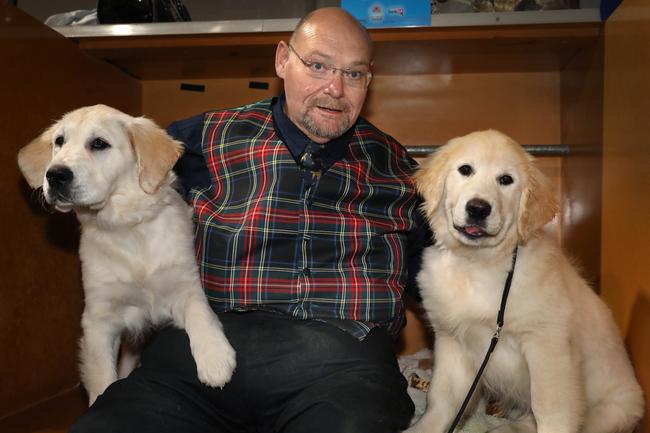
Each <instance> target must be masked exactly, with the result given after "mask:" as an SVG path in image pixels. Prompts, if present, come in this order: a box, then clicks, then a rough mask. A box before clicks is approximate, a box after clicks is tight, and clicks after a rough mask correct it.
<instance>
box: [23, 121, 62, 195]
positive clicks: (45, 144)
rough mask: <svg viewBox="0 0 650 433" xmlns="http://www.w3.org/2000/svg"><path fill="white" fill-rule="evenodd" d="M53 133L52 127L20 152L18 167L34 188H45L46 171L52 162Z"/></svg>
mask: <svg viewBox="0 0 650 433" xmlns="http://www.w3.org/2000/svg"><path fill="white" fill-rule="evenodd" d="M53 133H54V126H51V127H50V128H48V129H47V130H46V131H45V132H43V133H42V134H41V135H40V136H39V137H38V138H36V139H34V140H32V141H31V142H30V143H29V144H28V145H27V146H25V147H23V148H22V149H20V151H19V152H18V167H20V171H21V172H22V173H23V176H25V179H26V180H27V183H28V184H29V186H31V187H32V188H39V187H41V186H43V178H44V177H45V171H46V170H47V166H48V165H49V164H50V161H51V160H52V134H53Z"/></svg>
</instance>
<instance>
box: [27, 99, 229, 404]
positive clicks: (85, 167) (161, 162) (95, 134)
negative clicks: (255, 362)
mask: <svg viewBox="0 0 650 433" xmlns="http://www.w3.org/2000/svg"><path fill="white" fill-rule="evenodd" d="M181 153H182V147H181V144H180V143H179V142H176V141H174V140H172V139H171V138H170V137H169V136H168V135H167V134H166V132H165V131H163V130H162V129H160V128H159V127H157V126H156V125H155V124H154V123H153V122H152V121H151V120H148V119H145V118H143V117H138V118H134V117H131V116H129V115H127V114H124V113H122V112H120V111H118V110H115V109H113V108H111V107H107V106H105V105H95V106H91V107H84V108H80V109H78V110H75V111H72V112H70V113H68V114H66V115H65V116H64V117H63V118H62V119H61V120H59V121H58V122H56V123H55V124H54V125H53V126H51V127H50V128H49V129H47V130H46V131H45V132H44V133H43V134H42V135H41V136H40V137H38V138H37V139H35V140H34V141H32V142H31V143H30V144H28V145H27V146H25V147H24V148H23V149H21V150H20V153H19V154H18V164H19V166H20V169H21V170H22V172H23V174H24V176H25V178H26V179H27V181H28V183H29V184H30V186H32V187H33V188H37V187H41V186H42V187H43V194H44V196H45V199H46V201H47V202H48V203H49V204H51V205H52V206H54V207H55V208H56V209H57V210H59V211H61V212H68V211H70V210H73V211H74V212H75V213H76V215H77V218H78V219H79V222H80V225H81V241H80V248H79V254H80V257H81V264H82V277H83V288H84V294H85V308H84V312H83V317H82V321H81V324H82V328H83V337H82V339H81V342H80V346H81V353H80V357H81V378H82V382H83V384H84V386H85V388H86V390H87V392H88V397H89V401H90V404H92V403H93V402H94V401H95V399H96V398H97V396H99V395H100V394H101V393H102V392H104V390H105V389H106V387H108V385H110V384H111V383H112V382H114V381H115V380H116V379H117V378H118V374H117V359H118V350H119V347H120V339H121V336H122V335H123V333H126V334H127V335H130V336H139V335H141V334H143V333H144V332H146V331H147V330H148V329H151V328H152V327H156V326H160V325H164V324H168V323H171V324H174V325H175V326H177V327H179V328H184V329H185V330H186V331H187V334H188V336H189V339H190V346H191V350H192V354H193V356H194V359H195V361H196V364H197V370H198V377H199V379H200V380H201V382H203V383H205V384H206V385H209V386H214V387H219V386H223V385H224V384H225V383H226V382H228V380H230V377H231V375H232V372H233V370H234V368H235V352H234V350H233V348H232V347H231V346H230V344H229V343H228V340H227V339H226V337H225V335H224V333H223V330H222V326H221V323H220V322H219V319H218V318H217V316H216V315H215V314H214V313H213V311H212V309H211V308H210V306H209V305H208V302H207V299H206V297H205V294H204V292H203V289H202V287H201V283H200V280H199V273H198V268H197V264H196V259H195V256H194V247H193V226H192V218H191V208H190V207H189V206H188V205H187V204H186V203H185V202H184V201H183V199H182V198H181V197H180V195H179V194H178V193H177V192H176V191H175V190H174V189H173V188H172V186H171V184H172V183H173V182H174V180H175V176H174V174H173V172H172V171H171V168H172V166H173V165H174V163H175V162H176V160H177V159H178V157H179V156H180V154H181ZM133 359H134V358H133V357H128V360H129V363H130V364H131V365H129V366H127V367H126V370H127V371H125V372H124V373H128V372H129V371H128V370H129V369H131V368H133V367H134V366H135V365H134V364H135V362H133ZM136 362H137V361H136ZM120 373H122V369H121V371H120Z"/></svg>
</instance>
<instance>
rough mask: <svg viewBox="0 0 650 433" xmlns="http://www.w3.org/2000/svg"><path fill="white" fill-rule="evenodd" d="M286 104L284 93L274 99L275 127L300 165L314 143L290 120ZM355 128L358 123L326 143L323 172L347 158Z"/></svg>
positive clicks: (323, 153) (322, 155)
mask: <svg viewBox="0 0 650 433" xmlns="http://www.w3.org/2000/svg"><path fill="white" fill-rule="evenodd" d="M285 103H286V98H285V96H284V93H282V94H281V95H280V96H279V97H278V98H274V99H273V102H272V105H273V126H274V127H275V132H276V133H277V134H278V136H279V137H280V139H281V140H282V141H283V142H284V143H285V144H286V146H287V147H288V148H289V151H290V152H291V155H292V156H293V159H294V160H295V161H296V162H297V163H299V161H300V158H301V157H302V154H303V153H304V152H305V149H307V147H308V146H309V145H310V144H311V143H313V141H312V140H311V139H310V138H309V137H307V136H306V135H305V133H304V132H302V131H301V130H300V129H299V128H298V127H297V126H296V125H295V124H294V123H293V122H292V121H291V119H289V116H287V114H286V113H285V112H284V105H285ZM355 126H356V123H355V125H353V126H352V127H351V128H350V129H348V130H347V131H346V132H345V133H344V134H343V135H341V136H340V137H338V138H335V139H333V140H330V141H328V142H327V143H325V145H324V147H323V151H322V153H321V160H322V166H323V172H325V171H327V169H328V168H330V167H331V166H332V165H334V163H336V162H337V161H339V160H340V159H342V158H343V156H345V153H346V152H347V150H348V146H349V144H350V140H351V139H352V135H353V134H354V130H355Z"/></svg>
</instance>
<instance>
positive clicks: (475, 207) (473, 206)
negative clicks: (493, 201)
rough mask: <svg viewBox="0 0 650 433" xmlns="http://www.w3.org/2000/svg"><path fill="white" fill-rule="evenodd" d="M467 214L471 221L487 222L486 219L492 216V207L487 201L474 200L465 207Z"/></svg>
mask: <svg viewBox="0 0 650 433" xmlns="http://www.w3.org/2000/svg"><path fill="white" fill-rule="evenodd" d="M465 212H467V216H468V217H469V219H470V220H471V221H473V222H481V221H485V218H487V217H488V216H489V215H490V213H491V212H492V206H490V203H488V202H486V201H485V200H482V199H480V198H473V199H471V200H470V201H468V202H467V204H466V205H465Z"/></svg>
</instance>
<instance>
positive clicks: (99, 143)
mask: <svg viewBox="0 0 650 433" xmlns="http://www.w3.org/2000/svg"><path fill="white" fill-rule="evenodd" d="M109 147H111V145H110V144H108V143H107V142H105V141H104V140H102V139H101V138H95V139H94V140H93V141H91V142H90V148H91V149H92V150H104V149H108V148H109Z"/></svg>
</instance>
